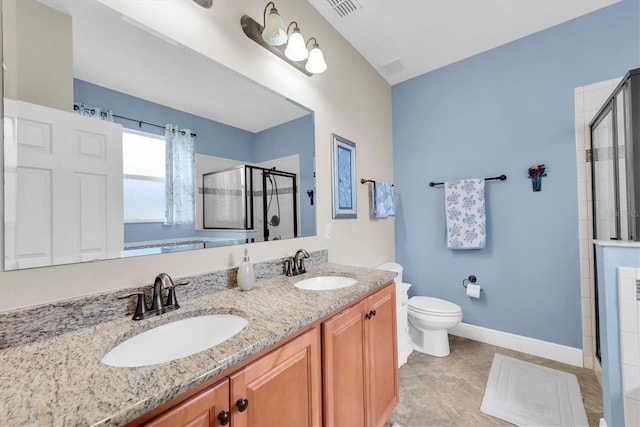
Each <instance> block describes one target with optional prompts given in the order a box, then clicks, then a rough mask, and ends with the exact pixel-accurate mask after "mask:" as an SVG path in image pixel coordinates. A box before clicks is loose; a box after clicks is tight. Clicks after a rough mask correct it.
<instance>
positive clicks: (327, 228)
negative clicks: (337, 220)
mask: <svg viewBox="0 0 640 427" xmlns="http://www.w3.org/2000/svg"><path fill="white" fill-rule="evenodd" d="M324 238H325V239H330V238H331V223H326V224H325V225H324Z"/></svg>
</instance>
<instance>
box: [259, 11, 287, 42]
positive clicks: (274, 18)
mask: <svg viewBox="0 0 640 427" xmlns="http://www.w3.org/2000/svg"><path fill="white" fill-rule="evenodd" d="M269 5H271V10H270V11H269V16H267V9H268V8H269ZM262 19H263V21H262V22H264V29H263V30H262V39H263V40H264V41H266V42H267V43H269V44H270V45H271V46H281V45H283V44H285V43H286V42H287V31H286V30H285V29H284V23H283V22H282V18H281V17H280V14H279V13H278V9H276V5H275V4H274V3H273V2H272V1H270V2H269V3H267V5H266V6H265V7H264V12H263V13H262Z"/></svg>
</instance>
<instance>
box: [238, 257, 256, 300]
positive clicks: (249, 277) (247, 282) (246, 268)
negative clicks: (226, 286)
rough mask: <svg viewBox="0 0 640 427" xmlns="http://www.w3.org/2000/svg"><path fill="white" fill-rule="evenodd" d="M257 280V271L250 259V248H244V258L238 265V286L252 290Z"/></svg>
mask: <svg viewBox="0 0 640 427" xmlns="http://www.w3.org/2000/svg"><path fill="white" fill-rule="evenodd" d="M255 282H256V272H255V270H254V269H253V264H251V261H249V249H245V250H244V258H243V259H242V263H241V264H240V267H238V287H239V288H240V290H242V291H250V290H251V289H253V284H254V283H255Z"/></svg>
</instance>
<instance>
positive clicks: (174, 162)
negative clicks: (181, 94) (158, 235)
mask: <svg viewBox="0 0 640 427" xmlns="http://www.w3.org/2000/svg"><path fill="white" fill-rule="evenodd" d="M164 137H165V142H166V153H167V178H166V183H165V187H166V198H167V207H166V211H165V220H164V223H165V224H166V225H174V224H192V223H193V222H194V216H193V210H194V166H193V164H194V155H193V136H192V135H191V131H190V130H189V129H179V128H178V127H177V126H174V125H170V124H169V125H166V127H165V132H164Z"/></svg>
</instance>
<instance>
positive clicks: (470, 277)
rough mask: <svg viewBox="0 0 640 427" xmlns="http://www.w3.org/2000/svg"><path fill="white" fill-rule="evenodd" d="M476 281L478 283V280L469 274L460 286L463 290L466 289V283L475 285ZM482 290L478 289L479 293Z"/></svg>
mask: <svg viewBox="0 0 640 427" xmlns="http://www.w3.org/2000/svg"><path fill="white" fill-rule="evenodd" d="M477 281H478V278H477V277H476V276H474V275H473V274H471V275H470V276H469V277H467V278H466V279H463V280H462V286H464V288H465V289H466V288H467V284H468V283H476V282H477ZM467 282H468V283H467ZM483 290H484V289H480V292H482V291H483Z"/></svg>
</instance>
